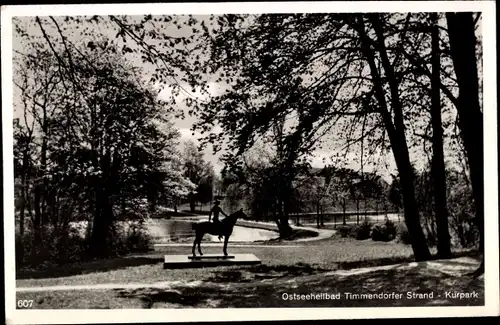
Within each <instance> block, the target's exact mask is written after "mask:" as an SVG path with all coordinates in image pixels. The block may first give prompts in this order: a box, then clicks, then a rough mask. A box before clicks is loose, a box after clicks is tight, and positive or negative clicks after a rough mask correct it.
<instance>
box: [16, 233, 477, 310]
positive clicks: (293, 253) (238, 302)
mask: <svg viewBox="0 0 500 325" xmlns="http://www.w3.org/2000/svg"><path fill="white" fill-rule="evenodd" d="M202 249H203V252H204V253H222V244H221V247H220V248H219V247H203V244H202ZM190 250H191V248H190V247H164V248H163V249H162V251H159V252H151V253H150V254H144V255H141V256H129V257H122V258H115V259H108V260H101V261H95V262H92V263H85V264H81V265H72V266H60V267H58V268H57V269H47V270H45V271H36V272H35V271H32V272H19V273H18V274H17V280H16V285H17V287H44V286H54V285H92V284H107V283H115V284H128V283H144V284H148V283H149V284H151V283H157V282H168V283H173V286H171V287H168V288H163V289H159V288H146V287H145V288H141V289H106V290H75V291H42V292H18V293H17V299H34V301H35V303H34V308H189V307H196V308H198V307H199V308H205V307H206V308H209V307H278V306H281V307H299V306H304V307H306V306H309V307H314V306H318V307H319V306H324V307H326V306H371V305H374V306H375V305H377V306H383V305H387V306H398V305H426V304H438V305H443V304H444V305H447V304H448V305H449V304H462V305H463V304H476V305H477V304H481V303H482V302H483V301H484V300H482V299H483V298H481V299H475V300H465V301H451V302H450V300H449V299H447V300H446V299H445V300H443V299H441V300H439V299H433V300H432V301H431V300H426V301H415V300H407V299H403V300H401V299H400V300H368V301H365V300H363V301H361V300H349V299H341V300H320V301H319V300H318V301H316V300H314V301H304V300H301V301H299V300H292V301H284V300H283V299H282V298H281V295H282V294H283V293H286V292H288V293H297V294H299V293H316V292H320V293H321V292H330V293H334V292H355V293H358V292H359V293H365V292H366V293H370V292H373V293H378V292H382V291H384V292H385V291H389V292H392V291H394V292H406V291H408V290H416V291H419V292H425V290H427V289H429V290H431V289H433V288H439V290H440V292H444V291H445V290H452V289H454V290H460V288H462V289H463V290H466V289H467V290H479V291H481V290H482V287H481V284H482V282H481V281H480V282H477V281H476V282H471V281H470V279H469V278H468V277H459V276H458V277H457V276H445V277H443V274H441V273H439V272H438V271H435V270H427V269H424V268H420V269H419V268H413V269H390V270H385V271H384V270H381V271H376V272H372V273H370V274H361V275H355V276H338V275H332V274H331V273H332V271H335V270H348V269H353V268H359V267H369V266H380V265H393V264H396V263H403V262H410V261H412V260H413V256H412V255H413V254H412V250H411V247H410V246H408V245H404V244H400V243H394V242H389V243H384V242H374V241H372V240H364V241H357V240H355V239H352V238H339V237H334V238H328V239H324V240H319V241H314V242H307V243H301V246H300V247H234V248H231V246H229V249H228V251H229V253H230V254H237V253H253V254H255V255H256V256H257V257H258V258H260V259H261V261H262V265H254V266H225V267H212V268H203V269H179V270H164V269H163V255H164V254H173V255H175V254H190ZM456 255H457V256H464V255H472V253H471V252H467V251H465V252H456ZM440 281H441V282H440ZM440 283H441V284H440ZM438 285H439V286H438Z"/></svg>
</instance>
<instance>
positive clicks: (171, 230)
mask: <svg viewBox="0 0 500 325" xmlns="http://www.w3.org/2000/svg"><path fill="white" fill-rule="evenodd" d="M195 222H196V221H194V220H172V219H151V220H149V221H148V222H147V223H146V227H147V229H148V230H149V233H150V234H151V236H152V237H153V241H154V242H155V243H168V242H192V241H193V240H194V231H193V229H192V225H193V223H195ZM276 237H278V233H277V232H274V231H269V230H262V229H255V228H248V227H241V226H235V227H234V229H233V233H232V235H231V237H230V239H229V241H230V242H252V241H259V240H269V239H273V238H276ZM203 240H204V241H214V242H219V239H218V236H213V235H210V234H206V235H205V236H204V237H203Z"/></svg>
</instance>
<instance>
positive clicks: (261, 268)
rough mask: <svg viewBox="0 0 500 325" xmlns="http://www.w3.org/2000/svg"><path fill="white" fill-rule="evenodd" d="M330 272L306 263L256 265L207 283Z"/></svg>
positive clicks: (236, 281) (232, 271)
mask: <svg viewBox="0 0 500 325" xmlns="http://www.w3.org/2000/svg"><path fill="white" fill-rule="evenodd" d="M326 271H329V270H328V269H324V268H321V267H316V266H311V265H309V264H305V263H297V264H295V265H264V264H259V265H254V266H250V267H244V268H235V269H231V270H227V271H222V272H218V273H216V274H215V275H214V276H213V277H210V278H208V279H207V280H206V282H213V283H242V282H252V281H259V280H270V279H278V278H286V277H297V276H303V275H311V274H317V273H321V272H326Z"/></svg>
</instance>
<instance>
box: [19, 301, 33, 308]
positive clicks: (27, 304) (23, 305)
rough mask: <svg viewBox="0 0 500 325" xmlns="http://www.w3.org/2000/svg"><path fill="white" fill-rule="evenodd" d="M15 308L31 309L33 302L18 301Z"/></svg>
mask: <svg viewBox="0 0 500 325" xmlns="http://www.w3.org/2000/svg"><path fill="white" fill-rule="evenodd" d="M17 307H19V308H31V307H33V300H18V301H17Z"/></svg>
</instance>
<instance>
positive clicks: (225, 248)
mask: <svg viewBox="0 0 500 325" xmlns="http://www.w3.org/2000/svg"><path fill="white" fill-rule="evenodd" d="M228 240H229V236H227V235H226V236H224V248H223V250H222V251H223V252H224V256H227V242H228Z"/></svg>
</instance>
